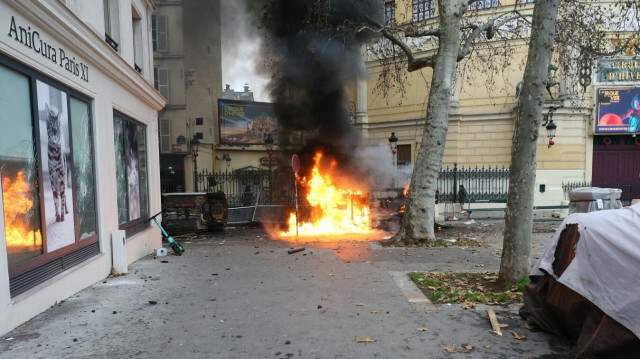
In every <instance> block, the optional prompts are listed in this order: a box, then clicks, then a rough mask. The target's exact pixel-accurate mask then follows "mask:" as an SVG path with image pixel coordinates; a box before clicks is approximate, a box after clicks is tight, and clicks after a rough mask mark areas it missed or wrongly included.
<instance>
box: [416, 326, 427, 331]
mask: <svg viewBox="0 0 640 359" xmlns="http://www.w3.org/2000/svg"><path fill="white" fill-rule="evenodd" d="M416 330H417V331H419V332H426V331H427V330H429V328H426V327H420V328H418V329H416Z"/></svg>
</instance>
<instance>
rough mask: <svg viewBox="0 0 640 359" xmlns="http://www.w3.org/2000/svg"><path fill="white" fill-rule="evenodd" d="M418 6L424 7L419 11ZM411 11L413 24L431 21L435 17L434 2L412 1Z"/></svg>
mask: <svg viewBox="0 0 640 359" xmlns="http://www.w3.org/2000/svg"><path fill="white" fill-rule="evenodd" d="M420 5H423V6H424V8H423V9H422V10H420ZM411 10H412V11H411V14H412V16H411V19H412V21H413V22H420V21H425V20H429V19H433V18H434V17H435V16H436V0H412V1H411ZM420 15H423V18H422V19H420Z"/></svg>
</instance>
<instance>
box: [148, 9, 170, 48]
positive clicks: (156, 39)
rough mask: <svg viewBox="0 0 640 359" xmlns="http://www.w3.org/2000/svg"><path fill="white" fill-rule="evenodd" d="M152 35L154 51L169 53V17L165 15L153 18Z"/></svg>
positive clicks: (153, 16)
mask: <svg viewBox="0 0 640 359" xmlns="http://www.w3.org/2000/svg"><path fill="white" fill-rule="evenodd" d="M151 35H152V39H153V51H157V52H167V49H168V47H167V17H166V16H163V15H152V16H151Z"/></svg>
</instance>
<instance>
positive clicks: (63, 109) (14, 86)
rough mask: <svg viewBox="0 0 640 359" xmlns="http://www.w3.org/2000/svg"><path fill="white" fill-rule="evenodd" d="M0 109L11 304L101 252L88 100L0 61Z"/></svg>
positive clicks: (1, 173)
mask: <svg viewBox="0 0 640 359" xmlns="http://www.w3.org/2000/svg"><path fill="white" fill-rule="evenodd" d="M0 108H1V109H2V111H0V123H3V124H11V125H10V126H4V130H3V131H1V132H0V177H1V180H2V182H1V190H2V210H3V211H2V213H3V219H4V228H0V230H1V231H3V232H4V237H5V241H6V245H7V257H8V264H9V281H10V292H11V296H12V297H14V296H16V295H18V294H20V293H22V292H24V291H26V290H28V289H29V288H32V287H33V286H35V285H37V284H39V283H42V282H44V281H46V280H47V279H49V278H51V277H53V276H55V275H57V274H59V273H61V272H62V271H64V270H67V269H68V268H69V267H71V266H73V265H76V264H78V263H81V262H82V260H83V259H86V258H89V257H92V256H94V255H96V254H98V253H99V252H100V248H99V243H98V238H97V237H98V235H97V216H96V202H95V200H96V197H95V190H96V189H95V170H94V151H93V130H92V116H91V100H90V99H88V98H85V97H84V96H82V95H80V94H78V93H76V92H75V91H73V90H71V89H69V88H66V87H65V86H63V85H60V84H58V83H56V82H54V81H52V80H50V79H48V78H46V77H45V76H43V75H41V74H39V73H37V72H35V71H33V70H32V69H29V68H26V67H24V66H22V65H20V64H17V63H15V62H13V61H11V60H9V59H7V58H4V57H2V56H0ZM71 258H75V259H71ZM42 268H47V269H46V270H45V269H42ZM43 271H44V272H43Z"/></svg>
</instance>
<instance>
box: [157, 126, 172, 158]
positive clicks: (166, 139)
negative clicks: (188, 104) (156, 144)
mask: <svg viewBox="0 0 640 359" xmlns="http://www.w3.org/2000/svg"><path fill="white" fill-rule="evenodd" d="M159 121H160V131H159V132H160V152H161V153H171V120H169V119H168V118H161V119H160V120H159Z"/></svg>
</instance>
